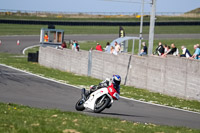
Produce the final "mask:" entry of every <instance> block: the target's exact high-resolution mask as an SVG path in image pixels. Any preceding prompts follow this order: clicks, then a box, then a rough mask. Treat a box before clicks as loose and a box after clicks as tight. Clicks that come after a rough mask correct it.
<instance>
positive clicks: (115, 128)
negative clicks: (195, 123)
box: [0, 103, 200, 133]
mask: <svg viewBox="0 0 200 133" xmlns="http://www.w3.org/2000/svg"><path fill="white" fill-rule="evenodd" d="M0 114H1V115H0V116H1V117H0V132H2V133H19V132H20V133H26V132H27V133H103V132H104V133H116V132H118V133H145V132H148V133H161V132H162V133H199V132H200V130H196V129H189V128H184V127H170V126H160V125H155V124H151V123H146V124H142V123H138V122H129V121H125V120H120V119H117V118H108V117H92V116H88V115H84V114H80V113H73V112H64V111H60V110H53V109H48V110H47V109H38V108H32V107H27V106H20V105H15V104H4V103H0Z"/></svg>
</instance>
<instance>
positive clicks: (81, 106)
mask: <svg viewBox="0 0 200 133" xmlns="http://www.w3.org/2000/svg"><path fill="white" fill-rule="evenodd" d="M84 102H85V101H84V100H83V99H82V98H81V99H79V100H78V102H77V103H76V106H75V108H76V110H77V111H83V110H84V109H85V107H84V106H83V104H84Z"/></svg>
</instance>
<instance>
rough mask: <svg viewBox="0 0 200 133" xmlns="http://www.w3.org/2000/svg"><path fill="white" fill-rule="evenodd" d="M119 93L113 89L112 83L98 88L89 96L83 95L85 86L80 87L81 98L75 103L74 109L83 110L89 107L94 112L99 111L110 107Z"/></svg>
mask: <svg viewBox="0 0 200 133" xmlns="http://www.w3.org/2000/svg"><path fill="white" fill-rule="evenodd" d="M118 99H119V94H118V93H117V91H116V90H115V88H114V86H113V84H111V85H110V86H108V87H107V88H106V87H104V88H100V89H98V90H96V91H94V92H93V93H91V94H90V95H89V96H87V97H86V96H85V88H83V89H82V98H81V99H79V100H78V102H77V103H76V106H75V108H76V110H78V111H83V110H84V109H89V110H92V111H94V112H95V113H100V112H101V111H103V110H104V109H105V108H110V107H111V106H112V104H113V100H118Z"/></svg>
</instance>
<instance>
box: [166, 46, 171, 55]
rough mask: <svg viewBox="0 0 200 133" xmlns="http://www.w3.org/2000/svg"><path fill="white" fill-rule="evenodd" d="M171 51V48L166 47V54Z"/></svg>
mask: <svg viewBox="0 0 200 133" xmlns="http://www.w3.org/2000/svg"><path fill="white" fill-rule="evenodd" d="M170 51H171V47H170V46H167V52H166V53H167V54H168V53H169V52H170Z"/></svg>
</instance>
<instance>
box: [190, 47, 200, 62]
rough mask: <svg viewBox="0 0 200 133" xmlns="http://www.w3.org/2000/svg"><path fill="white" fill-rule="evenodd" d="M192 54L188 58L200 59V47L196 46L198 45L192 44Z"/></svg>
mask: <svg viewBox="0 0 200 133" xmlns="http://www.w3.org/2000/svg"><path fill="white" fill-rule="evenodd" d="M194 50H195V52H194V54H193V55H192V57H191V58H190V59H197V60H200V57H199V56H200V48H199V47H198V45H197V44H196V45H194Z"/></svg>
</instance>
